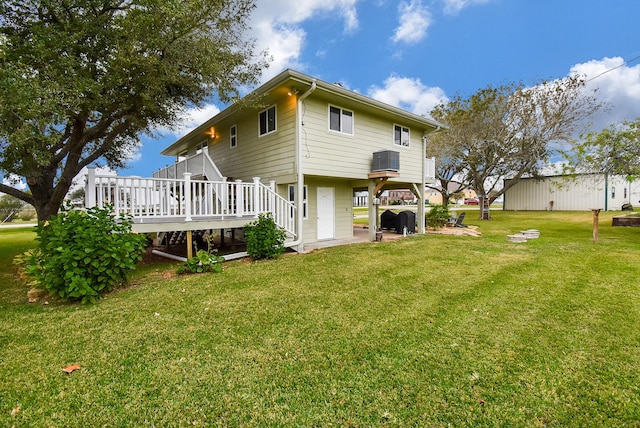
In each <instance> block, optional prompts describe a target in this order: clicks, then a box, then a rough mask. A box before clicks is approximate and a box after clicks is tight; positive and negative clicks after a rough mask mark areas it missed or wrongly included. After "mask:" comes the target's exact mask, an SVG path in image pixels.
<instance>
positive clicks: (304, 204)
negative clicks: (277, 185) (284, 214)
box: [289, 184, 309, 219]
mask: <svg viewBox="0 0 640 428" xmlns="http://www.w3.org/2000/svg"><path fill="white" fill-rule="evenodd" d="M296 187H297V186H296V185H295V184H289V202H295V200H296ZM302 189H303V190H302V191H303V195H302V217H303V218H304V219H307V218H309V217H308V213H307V193H308V190H307V186H303V187H302ZM289 217H290V218H293V210H291V212H290V213H289Z"/></svg>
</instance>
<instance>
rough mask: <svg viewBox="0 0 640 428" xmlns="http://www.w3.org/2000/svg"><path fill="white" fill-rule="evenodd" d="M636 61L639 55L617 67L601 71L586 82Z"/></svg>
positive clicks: (639, 57)
mask: <svg viewBox="0 0 640 428" xmlns="http://www.w3.org/2000/svg"><path fill="white" fill-rule="evenodd" d="M637 59H640V55H638V56H636V57H634V58H631V59H630V60H628V61H625V62H623V63H622V64H620V65H617V66H615V67H613V68H610V69H609V70H605V71H603V72H602V73H600V74H598V75H597V76H593V77H592V78H591V79H587V82H591V81H592V80H593V79H597V78H598V77H600V76H602V75H603V74H607V73H608V72H610V71H613V70H615V69H617V68H620V67H623V66H625V65H627V64H629V63H630V62H633V61H635V60H637Z"/></svg>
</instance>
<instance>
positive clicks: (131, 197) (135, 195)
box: [85, 168, 297, 236]
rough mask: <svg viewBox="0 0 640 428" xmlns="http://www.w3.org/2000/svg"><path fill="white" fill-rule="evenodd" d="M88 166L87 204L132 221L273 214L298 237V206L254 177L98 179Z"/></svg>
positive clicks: (277, 222) (287, 229) (278, 221)
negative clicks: (129, 216)
mask: <svg viewBox="0 0 640 428" xmlns="http://www.w3.org/2000/svg"><path fill="white" fill-rule="evenodd" d="M95 172H96V171H95V169H93V168H90V169H89V173H88V174H87V187H86V189H85V195H86V196H85V197H86V201H85V203H86V206H87V207H88V208H89V207H94V206H98V207H101V208H103V207H105V206H107V205H109V206H111V207H113V210H114V212H115V214H116V215H120V214H130V215H132V216H133V219H134V222H136V221H137V222H144V223H153V222H154V221H158V222H161V221H167V220H173V221H185V222H190V221H194V220H209V219H210V220H215V219H219V220H224V219H231V218H234V217H245V218H246V217H250V218H257V217H258V214H261V213H267V212H270V213H271V214H272V215H273V218H274V220H275V222H276V224H278V226H280V227H282V228H284V229H285V230H286V231H287V232H289V233H291V234H292V235H294V236H296V235H297V234H296V228H295V218H296V215H295V212H296V207H295V206H294V205H293V203H291V202H289V201H287V200H286V199H284V198H282V197H281V196H280V195H278V194H277V193H276V191H275V183H273V182H272V183H270V186H266V185H264V184H262V183H261V182H260V179H259V178H257V177H255V178H254V179H253V182H250V183H247V182H242V181H240V180H237V181H235V182H228V181H208V180H192V179H191V173H188V172H187V173H184V174H183V178H182V179H169V178H140V177H118V176H112V175H96V173H95Z"/></svg>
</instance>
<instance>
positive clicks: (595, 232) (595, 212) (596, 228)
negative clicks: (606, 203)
mask: <svg viewBox="0 0 640 428" xmlns="http://www.w3.org/2000/svg"><path fill="white" fill-rule="evenodd" d="M591 211H592V212H593V242H598V232H599V225H598V216H599V215H600V211H601V210H600V209H592V210H591Z"/></svg>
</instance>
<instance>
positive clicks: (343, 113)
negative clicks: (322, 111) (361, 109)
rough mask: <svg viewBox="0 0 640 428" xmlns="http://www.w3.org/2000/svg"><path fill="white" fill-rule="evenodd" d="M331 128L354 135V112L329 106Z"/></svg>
mask: <svg viewBox="0 0 640 428" xmlns="http://www.w3.org/2000/svg"><path fill="white" fill-rule="evenodd" d="M329 129H331V130H332V131H337V132H342V133H343V134H349V135H353V112H352V111H349V110H343V109H341V108H339V107H334V106H329Z"/></svg>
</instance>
